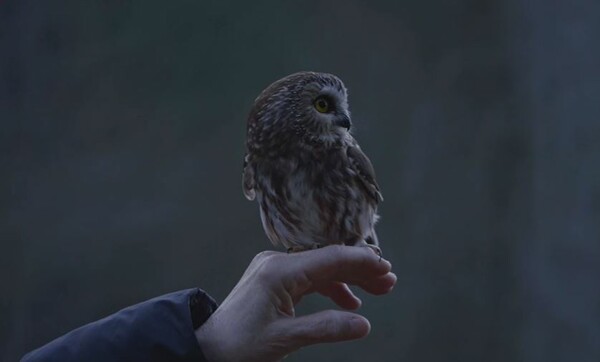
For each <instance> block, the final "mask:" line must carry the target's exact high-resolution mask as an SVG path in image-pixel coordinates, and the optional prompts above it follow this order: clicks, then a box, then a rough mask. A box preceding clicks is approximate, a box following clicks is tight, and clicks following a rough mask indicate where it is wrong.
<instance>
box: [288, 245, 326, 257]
mask: <svg viewBox="0 0 600 362" xmlns="http://www.w3.org/2000/svg"><path fill="white" fill-rule="evenodd" d="M322 247H323V245H321V244H318V243H315V244H312V245H310V246H303V245H294V246H290V247H289V248H287V253H288V254H291V253H298V252H301V251H306V250H314V249H320V248H322Z"/></svg>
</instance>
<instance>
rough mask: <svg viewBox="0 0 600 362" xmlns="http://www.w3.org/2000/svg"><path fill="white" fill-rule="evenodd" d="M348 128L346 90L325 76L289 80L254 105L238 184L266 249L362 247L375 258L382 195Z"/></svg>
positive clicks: (303, 74)
mask: <svg viewBox="0 0 600 362" xmlns="http://www.w3.org/2000/svg"><path fill="white" fill-rule="evenodd" d="M351 125H352V122H351V121H350V112H349V111H348V97H347V92H346V87H345V86H344V83H342V81H341V80H340V79H339V78H338V77H336V76H335V75H332V74H326V73H314V72H301V73H296V74H292V75H289V76H287V77H285V78H283V79H280V80H278V81H276V82H275V83H273V84H271V85H270V86H268V87H267V88H266V89H265V90H264V91H263V92H262V93H261V94H260V95H259V96H258V98H256V100H255V101H254V106H253V108H252V110H251V111H250V114H249V116H248V129H247V131H248V135H247V142H246V155H245V157H244V170H243V177H242V185H243V190H244V195H245V196H246V198H247V199H248V200H254V199H257V201H258V204H259V207H260V216H261V219H262V224H263V228H264V230H265V232H266V234H267V236H268V238H269V239H270V240H271V242H272V243H273V244H275V245H278V244H282V245H283V246H284V247H286V248H288V251H301V250H306V249H312V248H316V247H320V246H326V245H329V244H345V245H357V246H368V247H371V248H372V249H373V250H375V251H376V252H377V253H378V254H379V255H381V250H380V249H379V246H378V244H379V242H378V240H377V235H376V234H375V228H374V226H375V222H376V221H377V219H378V216H377V204H378V203H379V202H381V201H383V197H382V196H381V193H380V192H379V186H378V185H377V182H376V181H375V172H374V170H373V166H372V165H371V161H369V159H368V158H367V156H366V155H365V154H364V153H363V151H362V150H361V149H360V147H359V146H358V143H357V142H356V140H355V139H354V138H353V137H352V135H351V134H350V127H351Z"/></svg>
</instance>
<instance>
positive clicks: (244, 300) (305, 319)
mask: <svg viewBox="0 0 600 362" xmlns="http://www.w3.org/2000/svg"><path fill="white" fill-rule="evenodd" d="M390 270H391V264H390V263H389V262H388V261H387V260H385V259H380V257H379V256H377V255H375V253H373V251H372V250H370V249H368V248H361V247H352V246H340V245H334V246H328V247H325V248H322V249H316V250H310V251H305V252H301V253H294V254H285V253H280V252H274V251H266V252H262V253H260V254H258V255H257V256H256V257H255V258H254V259H253V260H252V262H251V263H250V265H249V266H248V268H247V269H246V272H245V273H244V275H243V276H242V278H241V279H240V281H239V282H238V284H237V285H236V286H235V288H234V289H233V290H232V291H231V293H230V294H229V295H228V296H227V298H226V299H225V300H224V301H223V303H222V304H221V305H220V306H219V308H218V309H217V310H216V311H215V312H214V313H213V315H212V316H211V317H210V318H209V319H208V320H207V321H206V322H205V323H204V324H203V325H202V326H201V327H200V328H199V329H198V330H197V331H196V337H197V339H198V342H199V344H200V346H201V348H202V350H203V351H204V354H205V356H206V358H207V359H208V360H209V361H211V362H218V361H244V362H245V361H264V362H269V361H278V360H280V359H282V358H283V357H285V356H286V355H287V354H289V353H290V352H293V351H295V350H297V349H299V348H301V347H303V346H307V345H311V344H315V343H323V342H337V341H345V340H351V339H357V338H362V337H364V336H366V335H367V334H369V331H370V328H371V326H370V324H369V321H368V320H367V319H366V318H364V317H363V316H361V315H358V314H356V313H352V312H347V311H338V310H326V311H322V312H318V313H314V314H310V315H306V316H299V317H297V316H296V315H295V312H294V306H295V305H296V304H297V303H298V302H299V301H300V299H302V297H303V296H304V295H306V294H310V293H313V292H317V293H320V294H322V295H324V296H327V297H329V298H331V299H332V300H333V301H334V302H335V303H336V304H337V305H339V306H340V307H341V308H344V309H348V310H355V309H358V308H359V307H360V305H361V301H360V299H358V298H357V297H356V296H355V295H354V294H353V293H352V291H351V290H350V288H348V284H352V285H356V286H359V287H360V288H362V289H364V290H365V291H367V292H369V293H371V294H376V295H381V294H386V293H388V292H389V291H390V290H392V288H393V286H394V284H395V283H396V276H395V275H394V274H393V273H391V272H390Z"/></svg>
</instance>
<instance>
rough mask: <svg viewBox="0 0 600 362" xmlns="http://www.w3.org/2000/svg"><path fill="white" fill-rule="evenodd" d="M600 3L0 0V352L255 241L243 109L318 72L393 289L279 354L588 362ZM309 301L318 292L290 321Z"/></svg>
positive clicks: (232, 267)
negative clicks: (357, 174) (346, 327)
mask: <svg viewBox="0 0 600 362" xmlns="http://www.w3.org/2000/svg"><path fill="white" fill-rule="evenodd" d="M598 14H600V3H599V2H598V1H593V0H590V1H571V2H566V1H565V2H562V3H561V4H555V3H554V2H547V1H542V0H527V1H516V0H509V1H499V0H498V1H484V0H457V1H445V0H436V1H429V2H422V1H359V0H349V1H238V2H226V1H179V2H166V1H116V0H113V1H109V0H105V1H76V0H73V1H54V2H50V1H29V0H21V1H0V112H1V113H0V119H1V128H0V172H1V178H0V190H1V193H0V238H1V251H0V262H1V275H0V282H1V288H2V289H1V290H2V296H1V299H0V302H1V305H0V307H1V309H0V341H1V342H0V359H2V360H7V361H8V360H14V359H16V358H17V357H19V356H20V355H22V354H23V353H24V352H25V351H27V350H30V349H32V348H34V347H36V346H39V345H41V344H43V343H45V342H47V341H49V340H51V339H53V338H55V337H57V336H59V335H61V334H63V333H65V332H67V331H69V330H70V329H72V328H75V327H77V326H79V325H81V324H84V323H86V322H89V321H92V320H95V319H98V318H100V317H102V316H105V315H107V314H109V313H111V312H114V311H116V310H118V309H119V308H122V307H124V306H127V305H129V304H132V303H135V302H137V301H141V300H144V299H147V298H150V297H152V296H155V295H158V294H161V293H166V292H169V291H173V290H177V289H181V288H187V287H192V286H196V285H198V286H201V287H203V288H205V289H206V290H207V291H209V292H210V293H211V294H212V295H213V296H215V298H216V299H218V300H222V299H223V298H224V297H225V296H226V295H227V292H228V290H230V288H231V287H232V286H233V285H234V284H235V282H236V281H237V278H239V276H240V275H241V273H242V271H243V270H244V268H245V267H246V265H247V263H248V262H249V261H250V260H251V258H252V257H253V256H254V255H255V254H256V253H257V252H259V251H261V250H264V249H267V248H271V246H270V244H269V242H268V241H267V239H266V237H265V236H264V235H263V232H262V230H261V226H260V222H259V216H258V210H257V205H256V204H254V203H249V202H247V201H246V200H245V199H244V198H243V196H242V193H241V186H240V171H241V160H242V155H243V142H244V137H245V134H244V133H245V117H246V114H247V112H248V110H249V108H250V106H251V104H252V101H253V99H254V97H255V96H256V95H257V94H258V92H259V91H260V90H261V89H262V88H263V87H265V86H266V85H267V84H269V83H270V82H272V81H274V80H276V79H277V78H279V77H282V76H284V75H286V74H288V73H292V72H296V71H299V70H318V71H328V72H332V73H335V74H337V75H339V76H340V77H341V78H342V79H343V80H344V81H345V82H346V84H347V86H348V87H349V90H350V97H351V98H350V102H351V109H352V111H353V116H354V122H355V124H356V130H355V134H356V136H357V138H358V139H359V141H360V142H361V144H362V146H363V148H364V149H365V150H366V152H367V153H368V155H369V156H370V157H371V159H372V161H373V163H374V165H375V167H376V169H377V172H378V178H379V182H380V184H381V187H382V189H383V193H384V196H385V202H384V203H383V205H382V207H381V213H382V215H383V218H382V221H381V223H380V225H379V228H378V230H379V233H380V239H381V241H382V247H383V250H384V252H385V256H386V257H387V258H389V259H390V260H391V261H392V262H393V263H394V269H395V272H396V273H397V274H398V277H399V280H398V284H397V287H396V288H395V289H394V291H393V293H391V294H390V295H388V296H385V297H377V298H376V297H370V296H365V295H363V294H361V295H362V296H363V298H364V302H365V305H364V307H363V308H362V313H364V315H366V316H367V317H368V318H370V320H371V323H372V325H373V330H372V333H371V335H370V336H369V337H368V338H367V339H365V340H362V341H358V342H352V343H343V344H338V345H334V346H316V347H311V348H307V349H305V350H302V351H300V352H298V353H296V354H294V355H293V356H291V357H290V358H289V359H288V360H289V361H305V360H318V361H367V360H368V361H598V360H600V324H599V323H600V286H599V284H600V283H599V279H600V226H599V225H600V185H599V183H600V171H599V170H600V169H599V166H600V143H599V142H600V119H599V118H600V106H599V102H598V99H599V96H600V72H599V71H598V67H599V64H600V47H599V46H598V44H599V41H598V39H599V36H600V25H599V24H600V22H599V21H598ZM331 306H332V304H331V303H330V302H328V301H325V300H323V299H322V298H319V297H317V296H314V297H311V298H308V299H307V300H306V301H304V302H303V306H302V307H301V308H300V311H301V312H303V313H307V312H310V311H314V310H317V309H320V308H329V307H331Z"/></svg>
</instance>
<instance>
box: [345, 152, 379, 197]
mask: <svg viewBox="0 0 600 362" xmlns="http://www.w3.org/2000/svg"><path fill="white" fill-rule="evenodd" d="M346 154H347V155H348V159H349V160H350V165H351V166H350V167H351V168H352V169H353V170H354V171H355V172H356V174H357V175H358V179H359V180H360V181H361V182H362V184H363V185H364V187H365V188H366V189H367V192H368V193H369V195H370V196H371V197H372V198H373V200H375V202H376V203H379V202H381V201H383V196H382V195H381V192H380V191H379V185H377V181H376V180H375V169H373V165H372V164H371V161H370V160H369V158H368V157H367V155H365V154H364V152H363V151H362V150H361V149H360V147H359V146H358V144H356V143H355V144H353V145H350V146H348V150H347V151H346Z"/></svg>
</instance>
